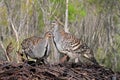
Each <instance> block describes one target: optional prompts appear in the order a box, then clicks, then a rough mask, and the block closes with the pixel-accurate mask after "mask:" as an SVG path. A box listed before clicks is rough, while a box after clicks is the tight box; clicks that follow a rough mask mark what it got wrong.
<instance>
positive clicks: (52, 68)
mask: <svg viewBox="0 0 120 80" xmlns="http://www.w3.org/2000/svg"><path fill="white" fill-rule="evenodd" d="M0 80H120V73H114V72H113V71H112V70H110V69H106V68H104V67H100V66H97V65H82V64H75V63H64V64H54V65H39V66H38V65H36V64H35V62H33V61H29V62H26V63H19V64H18V63H8V62H3V63H0Z"/></svg>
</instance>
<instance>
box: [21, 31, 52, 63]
mask: <svg viewBox="0 0 120 80" xmlns="http://www.w3.org/2000/svg"><path fill="white" fill-rule="evenodd" d="M51 37H52V33H51V32H50V31H48V32H46V33H45V35H44V37H36V36H33V37H30V38H27V39H24V40H23V41H22V43H21V45H22V49H23V52H24V53H25V55H26V57H27V59H28V56H29V57H30V58H32V59H36V60H37V61H40V60H42V62H43V63H44V61H45V60H46V59H47V57H48V56H49V53H50V39H51Z"/></svg>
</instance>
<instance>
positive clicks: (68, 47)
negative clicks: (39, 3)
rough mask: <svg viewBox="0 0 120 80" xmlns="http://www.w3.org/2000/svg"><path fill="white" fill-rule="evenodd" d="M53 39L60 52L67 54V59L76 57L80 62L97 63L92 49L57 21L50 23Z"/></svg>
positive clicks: (73, 59) (71, 59)
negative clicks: (66, 30)
mask: <svg viewBox="0 0 120 80" xmlns="http://www.w3.org/2000/svg"><path fill="white" fill-rule="evenodd" d="M52 28H53V36H54V38H53V41H54V44H55V46H56V48H57V50H58V51H59V52H60V53H63V54H65V55H67V56H68V57H69V58H70V59H69V61H75V60H76V59H78V61H79V62H81V63H86V64H98V62H97V61H96V59H95V57H94V54H93V52H92V50H91V49H90V48H89V47H88V46H87V45H86V44H85V43H84V42H83V41H82V40H81V39H78V38H77V37H75V36H74V35H72V34H70V33H67V32H65V31H64V29H63V27H62V26H60V25H59V23H58V22H57V21H54V22H53V23H52Z"/></svg>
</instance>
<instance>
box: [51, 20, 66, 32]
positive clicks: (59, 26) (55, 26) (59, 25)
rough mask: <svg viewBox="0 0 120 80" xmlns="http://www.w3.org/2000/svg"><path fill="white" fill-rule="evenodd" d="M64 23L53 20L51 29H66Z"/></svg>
mask: <svg viewBox="0 0 120 80" xmlns="http://www.w3.org/2000/svg"><path fill="white" fill-rule="evenodd" d="M63 26H64V24H63V23H62V22H60V21H57V20H55V21H52V23H51V31H52V32H54V31H58V30H61V29H64V27H63Z"/></svg>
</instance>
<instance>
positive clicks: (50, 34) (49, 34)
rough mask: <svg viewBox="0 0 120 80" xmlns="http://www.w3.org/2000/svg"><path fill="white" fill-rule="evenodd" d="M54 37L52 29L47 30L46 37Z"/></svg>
mask: <svg viewBox="0 0 120 80" xmlns="http://www.w3.org/2000/svg"><path fill="white" fill-rule="evenodd" d="M52 37H53V34H52V32H51V31H47V32H46V33H45V38H48V39H49V38H52Z"/></svg>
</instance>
